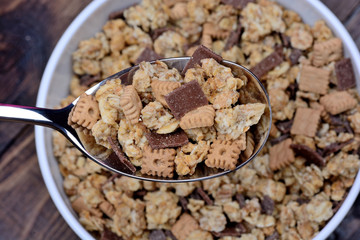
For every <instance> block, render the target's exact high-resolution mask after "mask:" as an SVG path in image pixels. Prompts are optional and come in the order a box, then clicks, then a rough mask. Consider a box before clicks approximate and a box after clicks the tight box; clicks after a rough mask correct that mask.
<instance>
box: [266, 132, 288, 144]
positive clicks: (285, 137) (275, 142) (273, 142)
mask: <svg viewBox="0 0 360 240" xmlns="http://www.w3.org/2000/svg"><path fill="white" fill-rule="evenodd" d="M288 137H290V134H288V133H286V134H284V135H281V136H280V137H277V138H273V139H271V140H270V143H271V145H275V144H278V143H279V142H282V141H284V140H285V139H287V138H288Z"/></svg>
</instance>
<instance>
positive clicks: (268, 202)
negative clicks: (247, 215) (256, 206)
mask: <svg viewBox="0 0 360 240" xmlns="http://www.w3.org/2000/svg"><path fill="white" fill-rule="evenodd" d="M260 205H261V212H262V213H265V214H267V215H271V214H272V213H273V211H274V208H275V203H274V200H272V199H271V198H270V197H269V196H268V195H265V196H264V198H263V200H261V202H260Z"/></svg>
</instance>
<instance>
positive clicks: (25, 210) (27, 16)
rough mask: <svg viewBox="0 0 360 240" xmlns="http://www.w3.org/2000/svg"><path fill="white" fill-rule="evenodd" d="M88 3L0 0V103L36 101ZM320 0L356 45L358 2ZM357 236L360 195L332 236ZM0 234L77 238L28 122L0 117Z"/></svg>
mask: <svg viewBox="0 0 360 240" xmlns="http://www.w3.org/2000/svg"><path fill="white" fill-rule="evenodd" d="M313 1H316V0H313ZM89 2H90V0H82V1H71V2H70V1H51V0H41V1H40V0H27V1H25V0H1V1H0V86H1V88H0V102H1V103H9V104H18V105H30V106H31V105H33V106H34V105H35V101H36V95H37V91H38V87H39V83H40V78H41V76H42V73H43V71H44V68H45V65H46V62H47V60H48V59H49V56H50V54H51V52H52V50H53V48H54V47H55V44H56V42H57V41H58V40H59V38H60V36H61V35H62V33H63V32H64V31H65V29H66V28H67V27H68V25H69V24H70V23H71V21H72V20H73V19H74V18H75V16H76V15H77V14H78V13H79V12H80V11H81V10H82V9H83V8H84V7H85V6H86V5H87V4H88V3H89ZM323 2H324V3H325V4H326V5H327V6H328V7H329V8H330V9H331V10H332V11H333V12H334V13H335V14H336V15H337V16H338V18H339V19H340V20H341V21H342V22H343V23H344V24H345V26H346V28H347V29H348V30H349V32H350V33H351V35H352V37H353V38H354V40H355V42H356V44H357V46H358V47H359V46H360V28H359V26H358V25H359V24H360V1H359V0H344V1H338V0H323ZM359 238H360V198H358V199H357V201H356V203H355V205H354V207H353V208H352V209H351V211H350V213H349V214H348V216H347V217H346V218H345V220H344V221H343V223H342V224H341V225H340V227H338V229H337V230H336V231H335V232H334V233H333V234H332V235H331V237H330V239H359ZM0 239H77V236H76V235H75V233H74V232H73V231H72V230H71V229H70V228H69V227H68V225H67V224H66V223H65V221H64V220H63V218H62V217H61V216H60V214H59V212H58V211H57V209H56V207H55V205H54V204H53V202H52V200H51V198H50V196H49V194H48V192H47V189H46V187H45V184H44V182H43V179H42V176H41V173H40V169H39V166H38V163H37V156H36V150H35V142H34V128H33V126H30V125H24V124H17V123H9V122H0Z"/></svg>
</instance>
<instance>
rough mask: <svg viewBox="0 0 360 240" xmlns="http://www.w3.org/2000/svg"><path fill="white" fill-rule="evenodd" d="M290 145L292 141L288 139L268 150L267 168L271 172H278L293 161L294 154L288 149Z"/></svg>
mask: <svg viewBox="0 0 360 240" xmlns="http://www.w3.org/2000/svg"><path fill="white" fill-rule="evenodd" d="M291 144H292V140H291V138H288V139H286V140H284V141H282V142H280V143H278V144H276V145H274V146H272V147H271V148H270V150H269V154H270V160H269V167H270V169H271V170H273V171H275V170H278V169H280V168H283V167H286V166H288V165H289V164H291V163H292V162H294V161H295V156H294V152H293V150H292V149H291V148H290V145H291Z"/></svg>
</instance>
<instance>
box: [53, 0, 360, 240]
mask: <svg viewBox="0 0 360 240" xmlns="http://www.w3.org/2000/svg"><path fill="white" fill-rule="evenodd" d="M199 44H203V45H205V46H207V47H208V48H211V49H212V50H213V51H214V52H216V53H218V54H220V55H221V56H222V57H223V58H224V59H227V60H231V61H234V62H237V63H239V64H242V65H244V66H246V67H248V68H249V69H251V70H252V71H253V72H254V73H255V74H257V76H258V77H259V78H261V80H262V82H263V83H264V85H265V86H266V88H267V90H268V93H269V95H270V100H271V106H272V110H273V126H272V132H271V138H270V140H269V141H268V142H267V144H266V146H265V147H264V148H263V151H262V152H261V153H260V154H259V155H258V157H257V158H256V159H254V160H253V161H252V162H250V163H249V164H247V165H246V166H245V167H243V168H241V169H240V170H238V171H236V172H235V173H233V174H229V175H227V176H224V177H220V178H216V179H211V180H207V181H203V182H193V183H181V184H160V183H154V182H142V181H137V180H134V179H130V178H126V177H121V176H118V175H111V173H109V172H107V171H106V170H104V169H102V168H101V167H100V166H99V165H97V164H95V163H93V162H92V161H88V160H86V159H85V158H84V157H83V156H82V155H81V153H80V152H79V151H78V150H77V149H76V148H74V147H72V146H71V145H70V144H69V143H68V142H67V141H66V140H65V139H64V138H62V136H61V135H60V134H58V133H56V132H55V133H54V154H55V156H56V157H58V159H59V166H60V170H61V173H62V174H63V176H64V189H65V191H66V193H67V194H68V195H69V198H70V201H71V202H72V205H73V208H74V209H75V211H76V212H77V213H78V214H79V221H80V222H81V223H82V224H83V226H84V227H85V228H86V229H88V230H89V231H91V232H92V233H93V234H94V236H96V237H99V238H102V239H111V238H112V239H178V240H183V239H188V240H190V239H223V240H225V239H226V240H227V239H243V240H244V239H260V240H261V239H266V240H270V239H286V240H287V239H311V238H312V237H314V236H315V235H316V234H317V233H318V232H319V231H320V230H321V229H322V228H323V227H324V226H325V224H326V223H327V222H328V221H329V219H330V218H331V217H332V216H333V215H334V213H335V212H336V211H337V209H338V208H339V207H340V205H341V203H342V201H343V199H344V198H345V197H346V193H347V191H348V189H349V188H350V187H351V186H352V184H353V181H354V178H355V176H356V173H357V171H358V169H359V164H360V161H359V151H358V149H359V143H360V138H359V137H360V108H359V107H358V103H359V96H358V94H357V92H356V90H355V89H354V86H355V77H354V74H353V70H352V65H351V61H350V60H349V59H347V58H344V56H343V53H342V42H341V40H340V39H338V38H336V37H334V36H333V34H332V32H331V30H330V29H329V28H328V27H327V26H326V25H325V23H324V21H318V22H316V23H315V24H314V26H309V25H307V24H304V23H303V22H302V20H301V18H300V17H299V15H298V14H296V13H295V12H293V11H290V10H287V9H284V8H283V7H281V6H279V5H278V4H276V3H273V2H270V1H267V0H259V1H257V2H253V1H227V0H221V1H220V0H199V1H195V0H188V1H185V0H184V1H172V0H162V1H161V0H151V1H150V0H143V2H142V3H141V4H138V5H135V6H132V7H130V8H129V9H127V10H125V11H123V12H117V13H114V14H112V15H111V19H110V20H109V21H108V22H107V23H106V24H105V26H104V28H103V32H100V33H98V34H97V35H96V36H95V37H94V38H91V39H89V40H86V41H82V42H81V43H80V45H79V48H78V50H77V51H76V52H75V53H74V55H73V60H74V65H73V67H74V72H75V75H74V78H73V80H72V82H71V86H70V90H71V96H70V97H68V98H67V99H66V100H64V101H63V104H64V106H65V105H66V104H67V103H69V102H70V101H71V100H72V99H74V98H75V97H77V96H80V95H81V94H82V92H83V91H84V89H87V88H88V85H89V84H91V83H92V82H94V81H96V80H100V79H101V78H104V77H107V76H109V75H111V74H113V73H115V72H118V71H119V70H121V69H124V68H127V67H129V66H131V65H133V64H136V63H137V59H140V60H141V61H142V60H150V59H144V57H148V58H157V57H177V56H183V55H191V54H192V53H193V51H194V49H195V48H196V46H197V45H199ZM142 58H143V59H142ZM140 60H139V61H140ZM244 95H246V93H244ZM241 97H242V94H240V98H241ZM124 132H127V134H128V139H130V140H129V142H137V141H141V139H142V137H141V136H142V133H141V129H132V128H131V126H126V128H125V129H124ZM194 135H196V136H202V137H204V138H206V137H207V136H208V132H206V131H198V132H197V133H196V134H194ZM134 151H136V149H134ZM120 237H121V238H120Z"/></svg>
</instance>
